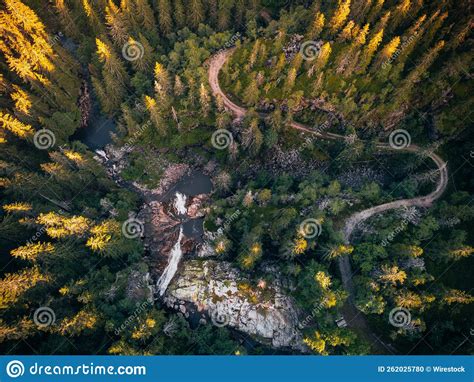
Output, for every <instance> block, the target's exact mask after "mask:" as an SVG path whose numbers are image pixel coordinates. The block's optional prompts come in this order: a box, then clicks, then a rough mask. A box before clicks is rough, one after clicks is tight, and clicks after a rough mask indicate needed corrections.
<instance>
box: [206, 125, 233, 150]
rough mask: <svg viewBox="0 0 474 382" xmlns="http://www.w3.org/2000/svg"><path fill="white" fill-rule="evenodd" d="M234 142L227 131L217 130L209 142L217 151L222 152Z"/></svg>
mask: <svg viewBox="0 0 474 382" xmlns="http://www.w3.org/2000/svg"><path fill="white" fill-rule="evenodd" d="M233 141H234V137H233V136H232V133H231V132H230V131H229V130H226V129H219V130H216V131H214V132H213V133H212V137H211V142H212V146H214V147H215V148H216V149H218V150H224V149H226V148H227V147H229V146H230V145H231V144H232V142H233Z"/></svg>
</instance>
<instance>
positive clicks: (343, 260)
mask: <svg viewBox="0 0 474 382" xmlns="http://www.w3.org/2000/svg"><path fill="white" fill-rule="evenodd" d="M233 51H234V49H229V50H225V51H223V52H220V53H219V54H217V55H215V56H213V57H212V58H211V59H210V61H209V84H210V86H211V89H212V92H213V94H214V96H216V97H220V98H221V100H222V102H223V104H224V106H225V107H226V108H227V109H228V110H230V111H231V112H232V113H233V114H234V115H235V117H236V118H243V117H244V116H245V114H246V112H247V109H245V108H243V107H241V106H238V105H236V104H235V103H234V102H232V101H231V100H230V99H229V98H228V97H227V96H226V94H224V92H223V91H222V89H221V87H220V85H219V72H220V70H221V69H222V66H223V65H224V64H225V62H226V61H227V59H228V58H229V57H230V55H231V54H232V52H233ZM290 126H291V127H292V128H294V129H297V130H300V131H304V132H307V133H310V134H313V135H315V136H317V137H320V138H322V139H331V140H344V139H345V137H344V136H343V135H339V134H334V133H329V132H317V131H313V130H311V128H310V127H308V126H306V125H303V124H301V123H298V122H292V123H291V124H290ZM376 148H378V149H379V150H387V151H399V152H411V153H415V154H424V155H426V156H427V157H429V158H430V159H431V160H432V161H433V162H434V163H435V164H436V166H437V167H438V172H439V175H440V176H439V181H438V183H437V186H436V189H435V190H434V191H433V192H431V193H430V194H428V195H426V196H420V197H416V198H413V199H401V200H396V201H393V202H390V203H384V204H380V205H378V206H375V207H371V208H368V209H365V210H363V211H360V212H356V213H354V214H352V215H351V216H349V217H348V218H347V219H346V221H345V223H344V227H343V230H342V234H343V238H344V241H345V242H346V243H347V244H348V243H349V242H350V238H351V235H352V233H353V231H354V229H355V228H356V227H357V225H358V224H359V223H361V222H363V221H364V220H366V219H368V218H370V217H371V216H373V215H376V214H380V213H382V212H385V211H389V210H394V209H399V208H402V207H412V206H415V207H430V206H431V205H432V203H433V202H434V201H435V200H436V199H438V198H439V197H440V196H441V195H442V194H443V192H444V191H445V189H446V186H447V184H448V168H447V164H446V162H445V161H444V160H443V159H442V158H441V157H440V156H438V155H437V154H435V153H434V152H432V151H429V152H424V150H423V149H422V148H420V147H419V146H416V145H409V146H408V147H404V148H401V149H395V148H393V147H392V146H390V145H389V144H387V143H382V142H379V143H377V144H376ZM338 265H339V271H340V273H341V279H342V284H343V286H344V289H345V290H346V291H347V292H348V293H349V296H350V297H349V299H348V301H347V303H346V304H345V306H344V308H343V315H344V318H345V319H346V322H347V323H348V325H349V326H350V327H351V328H353V329H355V330H356V331H357V332H359V333H360V334H362V336H363V337H365V338H366V340H368V341H369V343H371V344H372V347H373V348H374V350H376V352H377V353H381V354H384V353H393V352H394V349H393V348H392V347H391V346H390V345H387V344H385V343H383V342H382V341H381V340H380V339H379V338H378V337H377V336H376V335H375V334H374V333H373V332H372V331H371V330H370V328H369V326H368V324H367V321H366V319H365V316H364V315H363V313H362V312H360V311H359V310H358V309H357V308H356V307H355V305H354V303H353V302H354V292H355V291H354V283H353V280H352V276H353V272H352V267H351V262H350V259H349V256H343V257H340V258H339V264H338Z"/></svg>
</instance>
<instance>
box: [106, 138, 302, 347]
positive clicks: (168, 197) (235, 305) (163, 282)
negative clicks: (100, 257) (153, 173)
mask: <svg viewBox="0 0 474 382" xmlns="http://www.w3.org/2000/svg"><path fill="white" fill-rule="evenodd" d="M97 154H98V155H97V159H98V160H99V161H101V162H102V163H103V164H104V166H105V167H106V168H107V171H108V173H109V175H110V176H111V178H112V179H114V180H115V181H116V182H117V184H119V185H121V186H124V187H127V188H129V189H132V190H134V191H135V192H137V193H139V194H140V195H141V196H142V198H143V199H144V201H145V203H144V205H143V207H142V209H141V211H140V213H139V214H138V215H137V218H138V219H140V220H142V221H143V222H145V235H144V238H143V240H144V242H145V248H146V249H147V252H148V259H149V265H150V268H151V276H152V277H151V278H150V282H151V285H150V286H151V287H152V288H153V290H154V295H155V299H160V300H162V301H163V302H164V304H165V305H166V306H168V307H169V308H171V309H174V310H176V311H177V312H179V313H180V314H183V315H184V316H185V317H187V318H190V315H191V314H192V315H193V316H194V317H195V315H196V314H198V315H199V316H200V321H201V323H206V324H211V325H215V326H228V327H229V328H232V329H235V330H238V331H241V332H243V333H246V334H248V335H249V336H251V337H252V338H254V339H255V340H257V341H259V342H261V343H263V344H265V345H268V346H272V347H274V348H281V349H292V350H297V351H303V352H304V351H306V347H305V345H304V344H303V342H302V335H301V333H300V332H299V330H298V322H299V321H298V311H297V309H296V307H295V305H294V302H293V300H292V299H291V298H290V297H288V296H287V295H285V294H284V293H283V291H282V288H281V286H280V285H279V283H278V282H273V283H270V282H268V283H267V282H265V281H263V280H261V281H260V282H258V283H255V282H252V281H251V279H250V278H249V277H248V276H247V275H244V274H243V273H241V272H240V270H238V269H237V268H235V267H234V266H233V265H232V264H231V263H229V262H226V261H220V260H218V258H217V257H216V256H217V255H216V253H215V252H214V250H213V247H212V237H211V236H209V235H208V234H207V233H206V232H205V231H204V230H203V227H202V219H203V217H204V216H205V215H206V214H207V213H208V208H209V204H210V198H209V194H210V191H211V190H210V178H209V177H208V176H206V175H204V174H202V173H196V172H195V173H194V174H193V171H192V169H191V168H190V167H189V166H187V165H185V164H170V165H169V166H168V167H167V168H165V169H164V171H163V177H162V179H161V181H160V184H159V185H157V187H156V188H154V189H148V188H146V187H144V186H143V185H140V184H137V183H130V182H124V181H123V180H122V179H121V176H120V173H121V171H122V170H123V169H124V168H125V167H126V166H127V165H128V163H127V160H126V157H127V155H126V154H127V152H124V151H123V150H116V149H114V148H113V147H111V146H109V147H107V149H105V150H98V152H97ZM207 182H209V184H208V183H207ZM203 191H206V192H204V193H203ZM189 223H192V224H189ZM189 226H191V227H192V229H189ZM196 227H199V228H200V229H196Z"/></svg>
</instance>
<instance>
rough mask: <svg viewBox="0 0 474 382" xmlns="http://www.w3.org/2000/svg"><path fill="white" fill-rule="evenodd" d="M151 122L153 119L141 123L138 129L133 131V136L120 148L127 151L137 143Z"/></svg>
mask: <svg viewBox="0 0 474 382" xmlns="http://www.w3.org/2000/svg"><path fill="white" fill-rule="evenodd" d="M151 124H152V123H151V121H147V122H146V123H144V124H143V125H141V126H140V127H139V128H138V129H137V130H136V131H134V132H133V134H132V136H131V137H130V138H129V139H128V140H127V142H126V143H125V144H124V145H123V146H122V148H121V149H120V150H121V151H125V152H128V151H129V150H131V149H132V148H133V147H134V146H135V144H136V143H137V141H138V139H139V138H140V136H141V135H142V134H143V133H144V132H145V131H146V130H147V129H148V128H149V127H150V126H151Z"/></svg>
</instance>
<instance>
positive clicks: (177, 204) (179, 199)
mask: <svg viewBox="0 0 474 382" xmlns="http://www.w3.org/2000/svg"><path fill="white" fill-rule="evenodd" d="M174 208H175V209H176V211H177V212H178V214H180V215H186V212H187V210H186V195H184V194H182V193H181V192H176V199H175V200H174Z"/></svg>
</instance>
